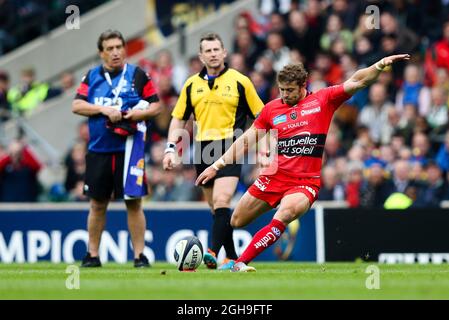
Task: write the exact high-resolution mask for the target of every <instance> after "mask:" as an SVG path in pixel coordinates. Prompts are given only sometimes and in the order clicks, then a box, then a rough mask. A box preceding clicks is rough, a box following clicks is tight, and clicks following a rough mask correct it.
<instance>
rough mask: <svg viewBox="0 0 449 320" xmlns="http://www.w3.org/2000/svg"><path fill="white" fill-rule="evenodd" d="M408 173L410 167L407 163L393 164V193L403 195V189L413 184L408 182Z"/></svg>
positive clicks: (401, 161) (402, 161)
mask: <svg viewBox="0 0 449 320" xmlns="http://www.w3.org/2000/svg"><path fill="white" fill-rule="evenodd" d="M410 172H411V166H410V163H409V162H408V161H406V160H397V161H396V162H395V163H394V170H393V184H394V192H401V193H405V189H407V187H408V186H409V185H411V184H413V181H411V180H410Z"/></svg>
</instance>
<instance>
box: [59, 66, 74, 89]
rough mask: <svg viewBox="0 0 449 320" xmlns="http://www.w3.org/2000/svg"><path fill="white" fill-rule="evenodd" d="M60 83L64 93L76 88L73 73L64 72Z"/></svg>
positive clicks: (60, 77)
mask: <svg viewBox="0 0 449 320" xmlns="http://www.w3.org/2000/svg"><path fill="white" fill-rule="evenodd" d="M59 82H60V84H61V88H62V91H63V92H68V91H69V90H71V89H72V88H73V87H74V86H75V77H74V76H73V73H71V72H68V71H66V72H63V73H61V75H60V76H59Z"/></svg>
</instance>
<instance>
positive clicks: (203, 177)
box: [195, 125, 265, 186]
mask: <svg viewBox="0 0 449 320" xmlns="http://www.w3.org/2000/svg"><path fill="white" fill-rule="evenodd" d="M264 136H265V132H263V133H261V132H260V130H258V129H256V128H255V127H254V125H252V126H251V127H250V128H249V129H248V130H246V132H245V133H244V134H242V135H241V136H240V137H239V138H238V139H237V140H235V141H234V143H233V144H232V145H231V147H229V149H228V150H227V151H226V152H225V154H224V155H223V156H222V157H221V158H220V159H218V160H217V161H215V163H213V164H212V165H211V166H209V167H208V168H206V170H204V171H203V172H202V173H201V174H200V175H199V176H198V178H197V179H196V182H195V184H196V185H197V186H198V185H203V184H205V183H207V181H209V180H210V179H213V178H214V177H215V176H216V175H217V172H218V170H221V169H223V168H224V167H225V166H226V165H228V164H232V163H235V162H236V161H237V160H239V159H240V158H241V157H243V155H245V154H246V153H247V152H248V150H249V148H250V147H251V146H254V145H256V144H257V142H258V141H259V140H260V139H262V138H263V137H264Z"/></svg>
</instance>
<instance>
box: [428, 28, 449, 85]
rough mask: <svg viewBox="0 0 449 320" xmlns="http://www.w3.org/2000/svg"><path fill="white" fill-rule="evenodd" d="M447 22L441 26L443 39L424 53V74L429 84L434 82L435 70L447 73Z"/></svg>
mask: <svg viewBox="0 0 449 320" xmlns="http://www.w3.org/2000/svg"><path fill="white" fill-rule="evenodd" d="M448 57H449V20H448V21H446V22H445V23H444V25H443V37H442V39H441V40H440V41H438V42H437V43H435V44H434V45H433V46H432V47H430V49H429V50H428V51H427V52H426V66H425V67H426V68H425V69H426V73H427V76H428V78H429V80H430V82H431V83H434V82H435V80H436V70H437V68H443V69H445V70H446V71H448V72H449V59H448Z"/></svg>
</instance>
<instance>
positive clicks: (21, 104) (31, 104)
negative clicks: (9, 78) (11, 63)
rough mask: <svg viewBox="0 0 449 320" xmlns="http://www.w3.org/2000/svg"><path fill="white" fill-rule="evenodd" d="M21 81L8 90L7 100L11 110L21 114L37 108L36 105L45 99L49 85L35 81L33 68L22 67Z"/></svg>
mask: <svg viewBox="0 0 449 320" xmlns="http://www.w3.org/2000/svg"><path fill="white" fill-rule="evenodd" d="M21 80H22V82H21V84H20V85H18V86H16V87H13V88H11V89H10V90H9V92H8V101H9V103H10V104H11V106H12V110H13V111H15V112H17V113H19V114H23V113H25V112H30V111H32V110H34V109H36V108H37V106H38V105H39V104H40V103H42V102H43V101H45V99H47V95H48V90H49V88H50V87H49V85H48V84H46V83H40V82H37V81H36V79H35V73H34V69H24V70H23V71H22V79H21Z"/></svg>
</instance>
